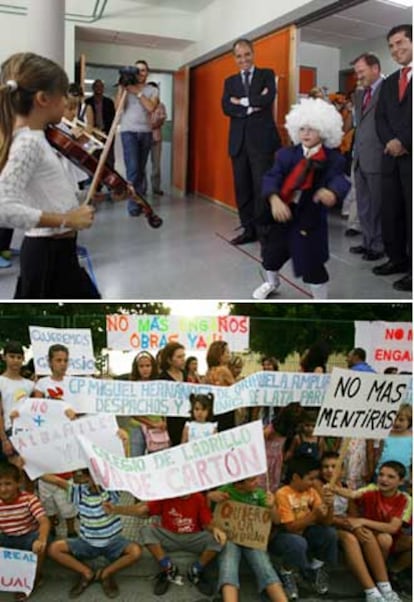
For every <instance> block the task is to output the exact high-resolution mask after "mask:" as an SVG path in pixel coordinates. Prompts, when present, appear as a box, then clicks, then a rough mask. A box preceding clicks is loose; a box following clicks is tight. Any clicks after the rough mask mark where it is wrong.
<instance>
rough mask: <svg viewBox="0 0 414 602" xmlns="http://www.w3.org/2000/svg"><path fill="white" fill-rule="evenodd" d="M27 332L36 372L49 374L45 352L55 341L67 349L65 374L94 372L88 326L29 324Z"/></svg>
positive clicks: (46, 352)
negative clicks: (55, 326) (67, 358)
mask: <svg viewBox="0 0 414 602" xmlns="http://www.w3.org/2000/svg"><path fill="white" fill-rule="evenodd" d="M29 333H30V342H31V344H32V349H33V361H34V367H35V372H36V374H38V375H43V374H45V375H46V374H50V368H49V362H48V359H47V358H48V355H47V354H48V350H49V347H50V346H51V345H56V344H57V343H59V344H61V345H65V347H67V348H68V349H69V365H68V369H67V374H79V375H82V374H85V375H87V374H93V373H94V372H95V358H94V355H93V345H92V335H91V331H90V330H89V328H50V327H48V326H47V327H46V326H29Z"/></svg>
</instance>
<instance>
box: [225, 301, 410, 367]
mask: <svg viewBox="0 0 414 602" xmlns="http://www.w3.org/2000/svg"><path fill="white" fill-rule="evenodd" d="M231 313H232V314H234V315H247V316H250V317H251V320H250V349H251V350H252V351H256V352H258V353H262V354H263V355H274V356H276V357H277V358H278V359H280V360H281V361H283V360H285V359H286V357H287V356H288V355H289V354H290V353H292V352H295V351H298V352H299V353H302V352H303V351H304V350H305V349H307V348H308V347H310V346H311V345H312V344H314V343H315V342H317V341H326V342H328V344H329V348H330V351H331V352H338V353H341V352H346V351H348V350H349V349H351V348H352V347H353V344H354V321H355V320H367V321H374V320H384V321H386V322H411V319H412V311H411V305H410V304H408V303H387V304H385V303H289V304H288V303H232V304H231Z"/></svg>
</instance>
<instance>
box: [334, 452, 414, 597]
mask: <svg viewBox="0 0 414 602" xmlns="http://www.w3.org/2000/svg"><path fill="white" fill-rule="evenodd" d="M404 478H405V468H404V466H403V465H402V464H401V463H400V462H394V461H389V462H384V463H383V464H382V465H381V466H380V469H379V474H378V479H377V484H374V483H372V484H370V485H368V486H367V487H362V488H361V489H357V490H354V491H352V490H349V489H346V488H343V487H339V486H334V488H333V490H334V491H335V493H338V494H340V495H341V496H343V497H345V498H348V499H351V500H355V502H356V506H357V510H358V513H359V517H354V518H349V519H348V520H349V522H350V524H351V526H352V531H353V532H354V533H356V534H357V537H358V539H359V541H361V538H362V536H361V532H362V534H363V533H364V532H365V533H367V532H372V533H373V534H374V537H373V538H372V537H371V538H370V541H371V547H370V550H369V549H368V548H367V546H365V547H363V551H364V556H365V557H367V555H368V554H369V552H370V551H371V554H370V557H372V555H374V557H375V562H376V564H375V572H376V574H375V575H373V576H374V577H375V578H376V580H377V584H376V586H377V589H378V590H379V592H380V597H379V598H378V596H377V597H376V598H375V597H374V593H373V594H372V597H371V598H370V599H376V600H385V601H386V602H399V600H400V598H399V596H398V594H397V593H396V592H395V591H393V589H392V587H391V584H390V578H389V575H388V572H387V568H386V565H385V562H383V561H382V562H381V559H382V558H385V559H387V558H388V557H389V555H390V554H393V555H395V557H396V560H395V562H394V566H393V568H394V571H396V572H397V573H398V572H402V571H403V570H404V569H406V568H408V567H410V566H411V547H412V537H411V536H410V535H407V534H404V533H403V532H402V526H403V523H408V522H409V521H410V520H411V508H412V506H411V498H410V496H409V495H407V494H406V493H404V492H403V491H399V489H398V488H399V487H400V486H401V485H402V484H403V482H404ZM367 536H368V533H367ZM370 569H371V571H372V572H373V567H372V564H371V566H370ZM367 593H370V592H366V594H367Z"/></svg>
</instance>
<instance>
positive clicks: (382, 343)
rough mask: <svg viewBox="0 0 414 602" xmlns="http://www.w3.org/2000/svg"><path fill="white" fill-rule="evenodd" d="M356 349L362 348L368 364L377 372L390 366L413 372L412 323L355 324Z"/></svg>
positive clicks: (360, 322) (361, 322)
mask: <svg viewBox="0 0 414 602" xmlns="http://www.w3.org/2000/svg"><path fill="white" fill-rule="evenodd" d="M355 347H362V349H365V351H366V354H367V362H368V364H370V366H372V367H373V368H374V370H376V371H377V372H384V369H385V368H387V367H388V366H395V367H396V368H398V370H399V371H400V372H401V371H407V372H412V369H413V326H412V324H411V322H381V321H376V322H363V321H356V322H355Z"/></svg>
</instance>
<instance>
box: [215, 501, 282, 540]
mask: <svg viewBox="0 0 414 602" xmlns="http://www.w3.org/2000/svg"><path fill="white" fill-rule="evenodd" d="M214 523H215V524H216V525H217V526H218V527H220V528H221V529H223V531H225V532H226V533H227V537H228V538H229V540H230V541H232V542H233V543H236V544H238V545H239V546H245V547H246V548H255V549H257V550H266V549H267V542H268V539H269V535H270V529H271V527H272V520H271V517H270V510H269V509H268V508H262V507H261V506H252V505H250V504H241V503H240V502H233V501H232V500H228V501H225V502H220V503H219V504H217V506H216V507H215V509H214Z"/></svg>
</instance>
